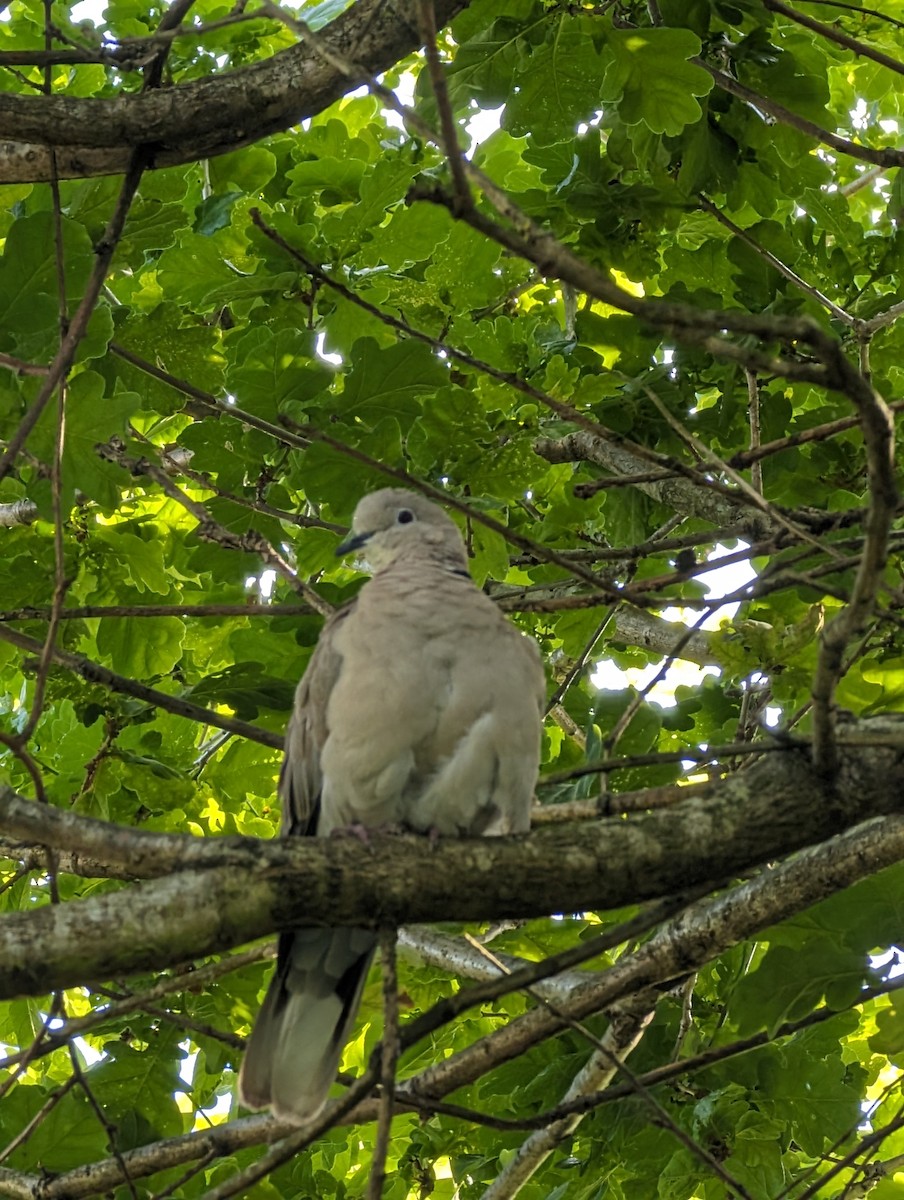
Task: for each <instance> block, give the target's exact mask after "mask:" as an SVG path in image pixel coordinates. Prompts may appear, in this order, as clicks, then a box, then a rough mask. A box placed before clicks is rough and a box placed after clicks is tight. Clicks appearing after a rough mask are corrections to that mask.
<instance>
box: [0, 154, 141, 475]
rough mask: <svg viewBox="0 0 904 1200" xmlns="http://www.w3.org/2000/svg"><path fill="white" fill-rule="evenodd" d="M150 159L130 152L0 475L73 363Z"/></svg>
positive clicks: (9, 466) (5, 469) (4, 459)
mask: <svg viewBox="0 0 904 1200" xmlns="http://www.w3.org/2000/svg"><path fill="white" fill-rule="evenodd" d="M150 161H151V154H150V152H149V151H147V150H145V149H143V148H142V147H140V146H139V147H138V148H137V149H136V150H134V151H133V152H132V156H131V159H130V162H129V168H128V170H127V171H126V175H125V179H124V180H123V184H122V189H121V191H120V193H119V199H118V200H117V201H116V208H115V209H114V211H113V215H112V216H111V218H110V220H109V222H108V223H107V227H106V229H105V230H104V232H103V234H102V236H101V239H100V241H99V242H98V244H97V246H96V247H95V253H96V258H95V261H94V267H93V268H92V271H91V276H90V278H89V279H88V282H87V284H86V286H85V292H84V295H83V296H82V299H81V301H80V303H79V306H78V308H77V309H76V310H75V313H74V314H73V317H72V320H71V322H70V324H69V328H68V329H67V330H66V334H65V337H63V339H62V340H61V342H60V348H59V350H57V352H56V354H55V355H54V358H53V362H52V363H51V364H50V366H49V368H48V370H47V375H46V378H45V379H44V383H43V384H42V385H41V388H40V390H39V392H38V394H37V395H36V396H35V398H34V400H33V401H32V403H31V406H30V407H29V409H28V412H27V413H26V414H25V417H24V418H23V419H22V421H21V422H20V424H19V428H18V429H17V430H16V432H15V433H14V434H13V436H12V437H11V438H10V440H9V442H8V443H7V447H6V451H5V453H4V454H3V457H2V458H0V479H5V478H6V476H7V474H8V473H9V471H10V468H11V467H12V465H13V463H14V462H15V461H16V458H17V456H18V454H19V451H20V450H21V449H22V448H23V447H24V445H25V443H26V441H27V440H28V437H29V434H30V433H31V431H32V430H33V429H34V427H35V425H37V423H38V420H39V419H40V416H41V413H42V412H43V411H44V409H45V408H46V406H47V402H48V401H49V400H50V398H51V396H52V395H53V394H54V392H55V391H56V388H57V385H58V384H59V383H60V381H61V380H62V379H63V378H64V377H65V375H66V373H67V372H68V370H69V368H70V366H71V365H72V361H73V359H74V358H75V352H76V350H77V349H78V345H79V342H80V341H81V340H82V338H83V337H84V335H85V333H86V331H87V329H88V322H89V321H90V319H91V314H92V313H93V312H94V307H95V305H96V304H97V300H98V297H99V296H100V293H101V289H102V288H103V286H104V283H105V281H106V278H107V272H108V270H109V267H110V262H111V261H112V258H113V254H114V253H115V250H116V247H117V245H118V243H119V239H120V238H121V237H122V232H123V229H124V227H125V223H126V216H127V214H128V211H129V207H130V205H131V203H132V200H133V199H134V198H135V193H136V192H137V191H138V184H139V183H140V182H141V176H142V175H143V174H144V170H145V167H146V166H147V165H148V163H149V162H150Z"/></svg>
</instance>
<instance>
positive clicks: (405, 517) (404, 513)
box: [396, 508, 414, 525]
mask: <svg viewBox="0 0 904 1200" xmlns="http://www.w3.org/2000/svg"><path fill="white" fill-rule="evenodd" d="M413 520H414V513H413V512H412V511H411V509H410V508H402V509H399V515H398V516H397V517H396V522H397V523H398V524H399V525H410V524H411V522H412V521H413Z"/></svg>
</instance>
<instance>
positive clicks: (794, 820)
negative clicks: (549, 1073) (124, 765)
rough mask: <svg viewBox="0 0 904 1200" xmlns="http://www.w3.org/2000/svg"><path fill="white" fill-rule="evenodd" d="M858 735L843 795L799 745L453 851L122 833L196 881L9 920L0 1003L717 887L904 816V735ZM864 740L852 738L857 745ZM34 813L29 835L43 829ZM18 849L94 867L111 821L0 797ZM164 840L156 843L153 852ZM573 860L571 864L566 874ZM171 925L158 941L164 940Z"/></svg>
mask: <svg viewBox="0 0 904 1200" xmlns="http://www.w3.org/2000/svg"><path fill="white" fill-rule="evenodd" d="M857 731H858V732H866V733H867V734H869V735H872V736H873V737H875V736H878V737H880V738H882V739H883V740H886V739H887V742H888V744H887V745H884V746H875V745H872V746H865V745H856V746H855V745H852V744H845V743H844V742H840V743H839V775H838V780H837V794H838V795H840V796H841V797H843V798H844V811H843V812H842V813H840V812H839V810H838V808H837V807H835V806H834V805H829V804H827V803H826V795H825V788H824V785H823V782H822V780H821V779H820V777H819V775H818V774H817V772H816V771H815V770H814V768H813V766H812V765H811V762H810V758H809V755H808V754H807V753H805V752H804V751H802V750H800V749H796V748H795V749H789V750H788V751H787V752H786V753H780V754H773V755H770V756H768V758H766V759H763V760H761V761H760V762H758V763H757V764H756V765H755V766H753V767H752V768H751V769H750V770H749V771H745V772H743V773H740V774H738V775H734V776H731V777H729V778H728V779H725V780H722V781H719V783H718V784H716V785H714V786H713V788H712V790H711V791H710V792H708V793H705V794H702V795H700V794H694V795H693V796H692V797H691V798H689V799H688V800H687V801H686V802H684V803H682V804H680V805H676V806H674V807H672V808H669V809H665V810H661V811H651V812H647V813H642V814H640V815H638V816H632V817H630V818H629V819H627V820H623V819H620V818H615V819H609V820H603V821H600V822H597V823H594V824H586V825H581V827H580V829H579V831H576V830H575V829H574V828H573V827H568V826H564V827H561V826H549V827H546V828H541V829H538V830H537V831H535V832H534V833H532V834H530V835H529V836H526V837H516V838H498V839H497V838H487V839H468V840H461V841H451V840H450V841H449V842H447V843H444V844H442V845H440V846H438V847H436V848H429V847H428V845H427V844H426V843H425V842H424V840H423V838H420V837H399V836H393V835H382V836H379V835H375V836H374V837H373V839H372V845H371V846H369V847H362V846H361V845H359V844H357V842H354V841H353V839H345V840H343V839H339V840H331V839H317V838H311V839H308V838H298V839H286V840H283V839H277V840H274V841H270V842H264V841H258V840H256V839H253V838H215V839H198V838H190V837H180V836H176V835H172V836H170V837H166V836H165V835H160V834H146V833H143V832H140V831H127V830H124V829H121V828H116V827H113V828H109V833H110V835H111V839H112V840H113V841H115V842H117V844H118V847H119V849H118V853H120V854H122V853H125V852H126V851H125V847H127V846H131V848H132V853H133V863H141V862H144V863H145V867H146V869H147V871H148V873H153V856H154V853H155V852H157V851H158V850H159V848H160V847H161V846H162V847H163V851H162V857H161V860H160V863H159V867H160V868H161V869H166V870H170V871H171V870H172V865H173V862H174V861H177V862H179V863H180V864H181V865H183V866H184V868H185V869H183V870H181V871H178V872H176V873H174V874H169V875H166V876H165V877H163V878H160V879H156V880H150V881H147V882H142V883H139V884H136V885H135V886H133V887H130V888H126V889H123V890H122V891H118V892H115V893H111V894H105V895H98V896H93V897H91V898H89V899H87V900H83V901H77V902H73V903H70V904H64V905H58V906H49V907H46V908H42V909H38V910H35V911H30V912H22V913H12V914H9V915H8V916H6V917H5V918H4V919H3V921H2V922H0V964H2V965H0V998H9V997H13V996H19V995H44V994H46V993H47V992H48V991H49V990H51V989H54V988H61V987H69V986H73V985H75V984H81V983H85V982H86V981H91V980H101V979H108V978H111V977H114V976H121V975H124V974H127V973H129V972H136V971H142V970H159V969H161V968H162V967H164V966H168V965H173V964H175V963H179V962H184V961H185V960H186V959H189V958H194V957H198V956H201V955H205V954H213V953H217V952H220V951H223V950H226V949H230V948H232V947H234V946H237V945H240V944H242V943H243V942H246V941H249V940H250V939H252V938H256V937H261V936H264V935H265V934H269V933H272V932H273V931H274V930H275V929H286V928H290V927H292V926H293V925H296V924H298V923H299V922H307V923H310V922H314V923H318V922H324V923H329V924H333V925H357V924H364V925H367V926H376V925H379V924H380V923H381V922H387V921H389V922H398V923H405V922H413V921H414V922H416V921H437V920H461V921H470V920H482V919H486V918H502V917H518V918H521V917H535V916H541V915H547V914H549V913H553V912H562V911H567V912H572V911H577V910H582V909H608V908H615V907H620V906H622V905H626V904H634V903H638V902H639V901H642V900H645V899H652V898H655V897H659V896H663V895H669V894H672V893H674V892H678V891H683V890H686V889H687V888H692V887H696V886H699V885H701V884H713V885H715V884H718V883H720V882H721V881H724V880H725V879H728V878H731V877H733V876H736V875H738V874H740V873H742V872H743V871H745V870H747V869H749V868H751V867H753V866H756V865H758V864H760V863H763V862H765V861H768V860H770V859H775V858H777V857H780V856H783V855H786V854H788V853H791V852H793V851H795V850H798V849H800V848H802V847H804V846H807V845H812V844H814V843H816V842H819V841H821V840H823V839H824V838H826V837H828V836H830V835H831V834H833V833H837V832H838V830H839V828H843V827H845V826H849V825H853V824H854V823H856V822H859V821H863V820H864V819H867V818H870V817H874V816H878V815H880V814H886V813H896V812H901V811H902V810H904V788H902V784H904V766H902V765H901V763H900V762H899V751H898V743H899V738H900V731H899V727H898V726H897V725H896V723H894V722H891V721H888V720H886V721H885V722H882V721H878V720H877V721H871V722H865V723H863V724H862V725H861V726H860V727H859V729H858V730H857ZM851 732H852V731H851V729H850V727H846V728H845V734H846V735H848V734H850V733H851ZM29 818H30V819H31V823H29ZM0 826H2V827H3V829H4V832H5V833H6V834H7V835H8V836H13V837H17V838H22V839H26V840H29V841H40V842H45V843H46V842H49V843H51V844H54V843H58V842H59V840H60V839H61V838H63V837H65V838H66V839H67V845H68V848H69V849H71V850H73V851H75V850H78V849H80V848H81V846H80V845H79V843H78V841H76V840H75V839H76V838H78V837H79V836H80V835H79V831H80V830H88V831H89V833H90V836H89V834H85V835H84V837H83V838H82V840H83V841H84V842H85V844H86V845H87V844H88V843H89V842H90V844H91V845H92V846H93V850H92V851H91V853H93V854H95V856H98V855H97V851H98V848H99V845H100V840H102V835H103V833H104V831H105V829H108V827H106V826H104V824H103V823H102V822H89V821H86V820H85V819H78V818H74V817H73V816H72V814H65V813H60V812H55V811H54V810H49V811H48V810H47V809H45V808H43V807H41V808H39V807H38V806H36V805H31V804H29V802H28V801H25V800H23V799H22V798H21V797H17V796H16V795H15V793H13V792H11V791H9V790H8V789H7V790H6V791H4V792H0ZM149 839H150V840H149ZM563 864H567V869H563ZM161 929H165V930H166V931H167V933H166V941H165V944H161V942H160V937H159V931H160V930H161Z"/></svg>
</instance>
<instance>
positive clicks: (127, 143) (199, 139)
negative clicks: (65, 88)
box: [0, 0, 468, 183]
mask: <svg viewBox="0 0 904 1200" xmlns="http://www.w3.org/2000/svg"><path fill="white" fill-rule="evenodd" d="M467 3H468V0H437V2H436V20H437V23H438V25H445V24H446V23H447V22H448V21H450V20H451V19H452V17H454V16H455V15H456V13H458V12H460V11H461V10H462V9H463V8H465V7H466V6H467ZM320 38H321V39H322V40H323V42H325V43H326V44H327V45H328V46H329V47H330V48H331V49H332V50H333V51H334V52H335V53H337V54H339V55H341V56H343V57H345V58H347V59H353V60H355V61H357V62H361V63H363V64H365V65H366V68H367V74H368V75H375V74H380V72H382V71H385V70H386V69H387V68H389V67H391V66H393V65H394V64H395V63H396V62H398V61H399V59H401V58H404V57H405V56H406V55H407V54H411V53H412V52H413V51H414V50H416V49H417V48H418V46H419V44H420V39H419V37H418V32H417V26H416V22H415V21H414V19H413V18H412V19H411V20H410V21H409V20H408V19H406V17H405V15H404V12H403V11H402V8H401V6H399V8H396V6H395V5H394V4H386V3H385V2H384V0H358V2H357V3H355V4H353V5H352V6H351V7H350V8H348V9H347V10H346V11H345V12H344V13H342V15H341V16H339V17H337V18H336V20H335V21H332V22H331V23H330V24H329V25H327V26H326V28H325V29H323V30H322V31H321V33H320ZM362 82H364V77H363V76H362V77H360V78H354V77H350V76H349V75H348V74H347V73H346V72H345V71H341V70H339V69H337V68H336V67H335V66H333V65H331V64H330V63H329V62H327V61H326V60H325V59H324V58H323V57H322V56H321V55H320V54H319V53H318V52H317V51H316V50H314V49H312V48H311V47H310V46H308V45H306V44H304V43H302V44H299V45H296V46H293V47H291V49H288V50H283V51H280V52H279V53H278V54H275V55H274V56H273V57H272V58H270V59H267V60H266V62H262V63H255V64H254V65H253V66H249V67H243V68H241V69H239V70H236V71H232V72H230V73H229V74H227V75H217V76H212V77H208V78H205V79H199V80H196V81H193V82H192V83H187V84H180V85H179V86H176V87H171V88H164V89H160V90H158V91H154V92H147V93H141V94H128V95H127V94H120V95H118V96H115V97H114V98H112V99H94V98H81V97H74V96H22V95H15V94H13V93H5V94H0V183H13V182H36V181H39V180H40V181H43V180H47V179H49V178H50V171H51V164H50V158H51V155H50V147H54V148H55V151H56V171H57V175H58V177H59V178H61V179H75V178H88V177H91V176H95V175H112V174H117V173H119V172H121V171H123V170H124V169H125V167H126V164H127V163H128V160H129V157H130V154H131V152H132V150H133V149H134V148H135V147H136V146H139V145H148V146H151V147H153V148H154V158H153V165H154V166H155V167H165V166H174V165H176V164H178V163H184V162H194V161H196V160H197V159H199V158H210V157H213V156H215V155H218V154H225V153H227V152H229V151H231V150H237V149H239V148H240V147H241V146H247V145H250V144H251V143H252V142H256V141H259V140H260V139H261V138H263V137H267V136H268V135H269V134H272V133H277V132H279V131H280V130H284V129H288V128H290V127H291V126H292V125H296V124H298V122H299V121H302V120H304V119H305V118H306V117H312V116H314V115H315V114H316V113H319V112H322V111H323V109H325V108H327V107H328V105H330V104H332V103H333V101H334V100H338V99H339V98H340V97H342V96H344V95H345V94H346V93H347V92H349V91H352V90H353V89H354V88H355V87H357V86H358V84H360V83H362ZM2 139H8V140H6V141H3V140H2Z"/></svg>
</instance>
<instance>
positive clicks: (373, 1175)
mask: <svg viewBox="0 0 904 1200" xmlns="http://www.w3.org/2000/svg"><path fill="white" fill-rule="evenodd" d="M396 940H397V934H396V930H395V927H394V926H389V927H387V928H385V929H382V930H381V931H380V966H381V970H382V975H383V1045H382V1050H381V1056H380V1114H379V1117H378V1118H377V1136H376V1139H375V1140H374V1152H373V1159H372V1162H371V1168H370V1179H369V1180H368V1184H367V1197H368V1200H380V1197H381V1196H382V1195H383V1186H384V1184H385V1182H386V1156H387V1154H388V1152H389V1141H390V1135H391V1133H392V1115H393V1112H394V1110H395V1083H396V1063H397V1062H398V1059H399V982H398V972H397V966H396Z"/></svg>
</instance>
